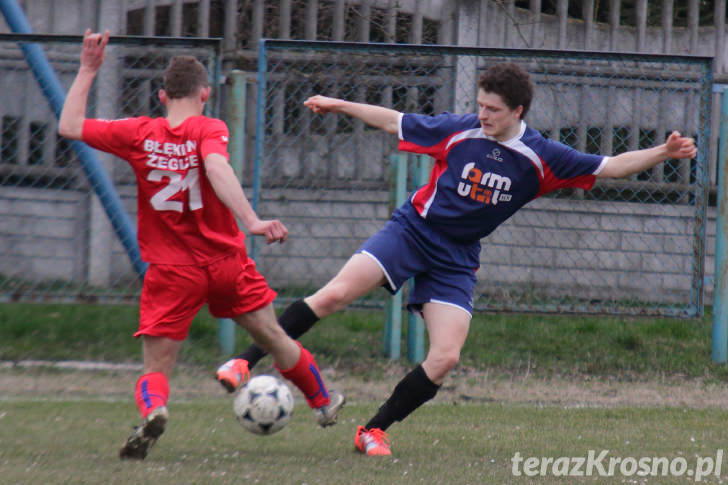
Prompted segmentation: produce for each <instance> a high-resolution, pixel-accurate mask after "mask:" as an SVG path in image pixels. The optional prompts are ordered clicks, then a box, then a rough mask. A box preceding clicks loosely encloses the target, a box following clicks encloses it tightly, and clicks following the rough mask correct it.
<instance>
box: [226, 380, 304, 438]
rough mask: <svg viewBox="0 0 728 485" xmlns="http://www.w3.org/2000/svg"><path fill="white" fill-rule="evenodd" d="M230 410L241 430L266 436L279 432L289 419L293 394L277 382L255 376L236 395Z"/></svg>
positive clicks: (283, 384)
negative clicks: (233, 412)
mask: <svg viewBox="0 0 728 485" xmlns="http://www.w3.org/2000/svg"><path fill="white" fill-rule="evenodd" d="M233 410H234V411H235V416H236V417H237V418H238V422H239V423H240V424H241V425H242V426H243V428H245V429H247V430H248V431H250V432H252V433H255V434H260V435H269V434H273V433H275V432H277V431H280V430H281V429H282V428H283V427H284V426H285V425H286V423H288V421H289V420H290V419H291V416H292V415H293V395H292V394H291V390H290V389H289V388H288V386H287V385H286V384H285V383H283V382H282V381H281V380H280V379H277V378H276V377H273V376H265V375H262V376H256V377H253V378H252V379H250V381H248V383H247V384H246V385H245V386H244V387H243V388H242V389H241V390H240V392H238V394H237V396H235V400H234V401H233Z"/></svg>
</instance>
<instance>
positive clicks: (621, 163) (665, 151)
mask: <svg viewBox="0 0 728 485" xmlns="http://www.w3.org/2000/svg"><path fill="white" fill-rule="evenodd" d="M697 152H698V149H697V148H696V147H695V140H693V139H692V138H689V137H686V136H682V135H680V133H678V132H677V131H673V132H672V133H670V136H669V137H667V140H666V141H665V143H663V144H662V145H658V146H655V147H652V148H646V149H644V150H634V151H631V152H625V153H622V154H619V155H617V156H614V157H609V159H608V160H607V163H606V165H605V166H604V168H603V169H602V170H601V172H599V174H598V175H597V177H599V178H606V177H628V176H630V175H633V174H635V173H640V172H642V171H644V170H648V169H650V168H652V167H654V166H655V165H657V164H658V163H662V162H664V161H665V160H668V159H670V158H674V159H682V158H695V156H696V155H697Z"/></svg>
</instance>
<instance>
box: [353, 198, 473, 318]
mask: <svg viewBox="0 0 728 485" xmlns="http://www.w3.org/2000/svg"><path fill="white" fill-rule="evenodd" d="M408 206H409V203H406V204H405V205H403V206H402V207H401V208H399V209H397V210H396V211H395V212H394V214H392V218H391V219H390V220H389V221H388V222H387V223H386V224H385V225H384V227H383V228H382V229H380V230H379V231H378V232H377V233H376V234H374V235H373V236H372V237H370V238H369V239H368V240H367V241H366V242H365V243H364V244H363V245H362V246H361V247H360V248H359V250H358V251H357V252H358V253H362V254H366V255H367V256H369V257H371V258H372V259H374V260H375V261H376V262H377V264H379V266H380V267H381V268H382V270H383V271H384V275H385V276H386V278H387V284H385V285H384V286H385V288H386V289H387V290H388V291H389V292H390V293H392V294H394V293H396V292H397V291H399V289H400V288H401V287H402V285H403V284H404V283H405V282H406V281H407V280H408V279H410V278H412V277H414V288H410V294H409V298H408V301H407V308H408V309H409V310H410V311H416V312H421V311H422V305H423V304H424V303H428V302H433V303H443V304H446V305H453V306H455V307H458V308H460V309H462V310H464V311H466V312H467V313H468V314H469V315H471V316H472V313H473V289H474V288H475V282H476V278H475V272H476V271H477V270H478V267H479V265H480V262H479V261H480V243H479V242H475V243H469V244H464V243H460V242H457V241H454V240H452V239H450V238H448V237H447V236H445V235H443V234H442V233H440V232H436V231H435V230H434V229H432V228H431V227H429V226H428V224H427V223H426V222H425V221H424V220H422V218H420V216H419V215H418V214H417V213H416V212H415V211H414V209H411V206H409V207H408Z"/></svg>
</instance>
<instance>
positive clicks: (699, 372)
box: [0, 304, 728, 485]
mask: <svg viewBox="0 0 728 485" xmlns="http://www.w3.org/2000/svg"><path fill="white" fill-rule="evenodd" d="M136 319H137V310H136V308H134V307H123V306H122V307H104V306H83V305H21V304H7V305H0V322H2V323H1V324H0V361H5V363H4V364H3V365H2V366H0V483H2V484H5V483H8V484H19V483H22V484H44V485H45V484H50V483H52V484H57V483H69V484H78V483H90V484H91V483H92V484H96V483H98V484H102V483H103V484H107V483H124V484H126V483H157V484H162V485H163V484H187V483H199V484H208V483H231V484H232V483H235V484H239V483H246V484H248V483H251V484H253V483H260V484H269V483H274V484H304V483H305V484H315V483H322V484H365V483H371V484H409V483H413V484H414V483H424V484H448V485H449V484H491V483H493V484H501V483H517V484H519V483H539V484H541V483H548V484H551V483H554V484H556V483H559V484H561V483H583V482H587V483H659V484H664V483H692V482H695V479H694V478H695V469H696V468H695V467H696V464H697V462H696V461H697V459H698V458H699V457H715V456H716V454H717V452H718V450H722V449H723V447H724V446H725V443H726V437H727V436H728V432H726V431H724V428H723V426H724V424H725V422H726V418H728V412H727V411H725V409H726V406H725V403H726V402H728V390H726V389H725V388H726V386H725V382H726V380H728V377H727V376H728V372H727V371H726V366H718V365H714V364H712V363H711V362H710V322H711V316H710V315H707V316H706V317H705V318H703V319H700V320H676V319H620V318H615V317H611V318H599V317H559V316H539V315H476V316H475V318H474V320H473V323H472V326H471V332H470V336H469V339H468V342H467V343H466V346H465V348H464V349H463V353H462V360H461V364H460V365H459V366H458V368H457V369H456V370H455V372H453V375H452V376H451V377H450V378H448V380H447V381H446V382H445V385H444V386H443V388H442V390H441V392H440V393H439V394H438V396H437V397H436V398H435V400H434V401H433V402H432V403H429V404H427V405H425V406H424V407H423V408H421V409H419V410H417V411H416V412H415V413H414V414H413V415H412V416H410V417H409V418H408V419H407V420H406V421H405V422H404V423H397V424H395V425H394V426H392V428H390V429H389V432H390V437H391V439H392V449H393V453H394V455H393V456H392V457H385V458H381V457H380V458H368V457H364V456H362V455H360V454H358V453H356V452H355V451H354V449H353V438H354V431H355V429H356V426H357V425H359V424H363V423H364V422H366V421H367V420H368V419H369V418H370V417H371V416H372V414H373V413H374V412H375V411H376V409H377V407H378V406H379V404H380V403H381V402H382V400H383V399H385V398H386V397H387V396H388V395H389V393H390V392H391V390H392V388H393V386H394V385H395V384H396V382H397V381H398V380H399V378H401V377H402V376H403V375H404V374H405V373H406V372H407V370H408V369H410V368H411V366H412V364H411V363H407V362H405V361H400V362H391V361H388V360H386V359H384V358H383V357H382V356H381V353H380V349H381V331H382V321H383V316H382V314H381V313H380V312H354V311H352V312H345V313H341V314H339V315H336V316H332V317H329V318H327V319H325V320H324V321H323V322H322V323H320V324H318V325H316V326H315V327H314V329H313V330H312V331H311V332H310V333H308V334H307V335H305V336H304V337H303V338H302V343H303V344H304V345H306V346H307V347H308V348H310V349H311V350H312V351H313V353H314V354H315V355H316V357H317V360H318V361H319V364H320V365H321V369H322V372H323V373H324V375H325V377H326V379H327V380H329V382H330V383H331V382H333V383H335V384H336V387H337V388H338V389H341V390H343V391H345V392H346V393H347V395H348V396H349V397H350V401H351V403H350V404H349V405H347V406H346V407H345V408H344V410H343V411H342V414H341V418H340V422H339V424H337V425H336V426H334V427H333V428H329V429H325V430H324V429H320V428H318V427H317V426H316V424H315V421H314V419H313V416H312V415H311V413H310V411H309V410H308V409H307V408H306V407H305V406H304V405H302V404H301V403H302V402H303V400H302V397H300V396H297V402H298V403H299V405H298V406H297V408H296V411H295V414H294V417H293V419H292V421H291V423H290V424H289V425H288V426H287V427H286V428H284V429H283V430H282V431H281V432H280V433H278V434H275V435H273V436H268V437H260V436H256V435H252V434H250V433H248V432H246V431H245V430H244V429H242V427H240V426H239V425H238V424H237V422H236V421H235V418H234V415H233V412H232V397H231V396H229V395H226V394H225V393H224V392H223V391H222V389H221V388H220V387H219V385H218V384H217V383H216V382H214V380H213V379H212V372H213V370H214V369H215V368H216V367H217V365H218V364H219V363H220V362H222V361H224V360H225V359H226V358H227V356H226V355H222V354H221V352H220V350H219V348H218V346H217V322H216V321H215V320H214V319H212V318H211V317H209V315H206V314H205V313H204V312H201V313H200V315H199V316H198V318H197V319H196V320H195V322H194V324H193V327H192V330H191V332H190V337H189V339H188V341H187V342H186V343H185V345H184V348H183V350H182V353H181V355H180V366H179V367H178V370H177V372H176V376H175V377H173V379H172V382H171V387H172V395H171V401H170V406H169V408H170V413H171V419H170V423H169V426H168V429H167V432H166V433H165V434H164V435H163V436H162V438H161V439H160V441H159V442H158V443H157V445H156V446H155V447H154V448H153V449H152V450H151V452H150V454H149V456H148V457H147V459H146V460H144V461H143V462H121V461H120V460H119V459H118V451H119V448H120V446H121V445H122V443H123V442H124V440H125V439H126V437H127V436H128V434H129V432H130V431H131V426H132V425H133V424H138V423H139V417H138V414H137V410H136V407H135V406H134V404H133V398H132V392H133V383H134V380H135V379H136V372H135V371H133V370H132V371H129V370H126V371H118V372H117V371H96V372H91V371H68V370H65V369H58V368H44V367H24V366H18V367H14V366H13V365H12V363H9V362H17V361H25V360H43V361H61V360H96V361H104V362H112V363H131V364H137V365H138V364H139V363H140V361H141V355H140V345H139V342H138V341H136V340H134V339H132V338H131V336H130V335H131V333H132V332H133V331H134V329H135V328H136ZM237 339H238V340H237V344H236V348H238V349H242V348H243V347H244V346H245V345H247V343H248V340H247V337H246V336H245V335H244V334H243V332H238V338H237ZM256 371H257V373H261V372H263V373H270V372H273V371H272V369H271V367H270V361H269V359H268V360H267V361H264V362H263V363H261V365H260V366H259V367H258V368H257V369H256ZM339 386H341V387H339ZM294 393H295V391H294ZM590 450H594V451H595V452H596V453H597V454H598V453H599V452H601V451H603V450H608V453H609V457H635V458H640V457H664V458H666V459H668V460H675V459H682V458H684V459H685V461H686V465H687V467H688V468H687V469H686V470H685V473H684V474H683V475H682V476H669V475H658V476H646V477H641V476H638V475H631V476H625V475H623V474H620V473H619V472H617V473H616V474H613V475H611V476H592V477H581V478H574V477H563V476H555V475H554V474H553V473H548V474H546V476H535V477H526V476H523V475H521V476H514V475H513V473H512V467H513V463H512V459H513V457H514V455H515V454H516V453H520V455H521V456H523V457H551V458H553V459H556V458H559V457H585V456H587V454H588V453H589V451H590ZM723 461H725V462H726V463H723V464H722V473H721V476H719V477H716V476H714V475H710V476H707V477H703V479H702V480H701V482H700V483H724V482H728V456H726V457H725V458H724V460H723ZM688 472H692V473H693V474H692V475H690V474H689V473H688Z"/></svg>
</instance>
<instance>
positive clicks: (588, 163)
mask: <svg viewBox="0 0 728 485" xmlns="http://www.w3.org/2000/svg"><path fill="white" fill-rule="evenodd" d="M539 151H540V156H541V157H542V159H543V161H544V165H545V166H544V182H543V186H542V187H541V190H540V191H539V192H540V193H541V194H544V193H547V192H551V191H554V190H557V189H562V188H579V189H586V190H589V189H591V188H592V187H593V186H594V182H595V181H596V174H597V173H598V171H599V167H600V166H601V165H602V163H603V162H604V160H605V157H604V156H602V155H591V154H588V153H582V152H580V151H578V150H574V149H573V148H571V147H568V146H566V145H564V144H562V143H559V142H556V141H554V140H550V139H544V144H543V146H542V147H541V149H540V150H539Z"/></svg>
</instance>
